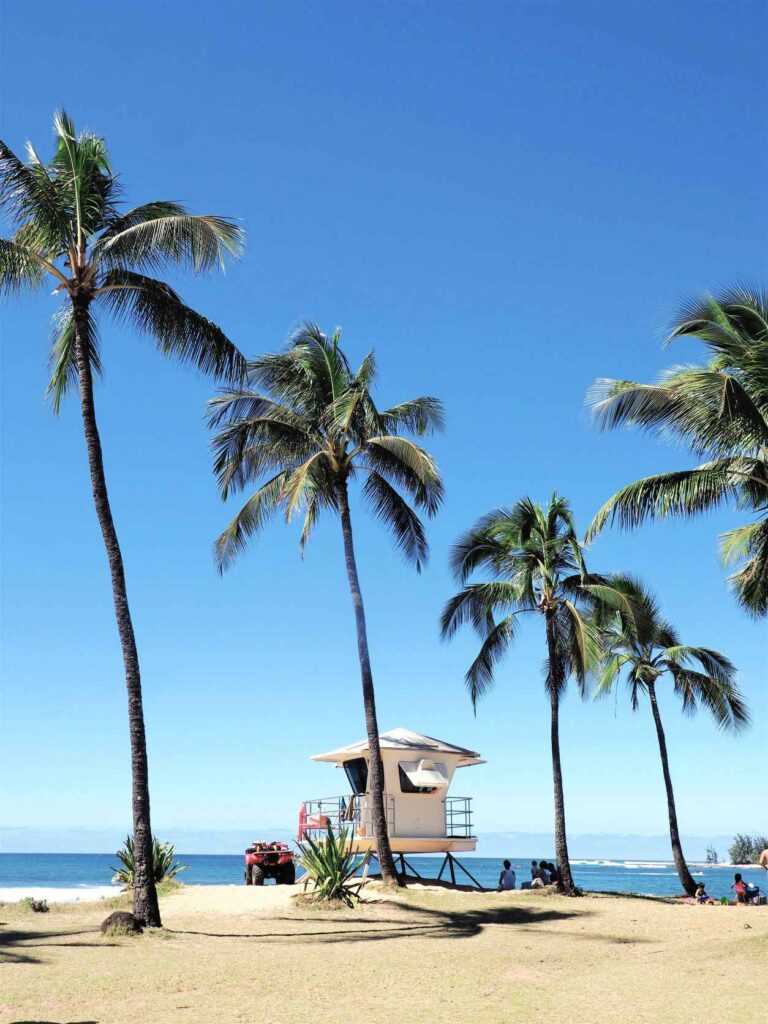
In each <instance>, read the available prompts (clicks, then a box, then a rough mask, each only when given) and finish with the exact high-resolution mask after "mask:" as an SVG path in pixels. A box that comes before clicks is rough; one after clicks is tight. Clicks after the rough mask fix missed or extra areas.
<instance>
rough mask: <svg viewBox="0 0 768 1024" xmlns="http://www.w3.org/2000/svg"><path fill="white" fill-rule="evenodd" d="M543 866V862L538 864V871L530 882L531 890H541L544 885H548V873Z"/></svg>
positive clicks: (544, 862)
mask: <svg viewBox="0 0 768 1024" xmlns="http://www.w3.org/2000/svg"><path fill="white" fill-rule="evenodd" d="M534 863H535V862H534ZM545 864H546V861H544V860H542V861H540V862H539V867H538V870H537V871H536V874H535V875H534V877H533V879H532V881H531V888H532V889H543V888H544V886H545V885H549V872H548V871H547V869H546V868H545V867H544V865H545Z"/></svg>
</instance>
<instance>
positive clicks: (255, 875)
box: [251, 864, 264, 885]
mask: <svg viewBox="0 0 768 1024" xmlns="http://www.w3.org/2000/svg"><path fill="white" fill-rule="evenodd" d="M251 884H252V885H264V872H263V871H262V870H261V868H260V867H259V865H258V864H252V865H251Z"/></svg>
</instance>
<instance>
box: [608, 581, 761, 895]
mask: <svg viewBox="0 0 768 1024" xmlns="http://www.w3.org/2000/svg"><path fill="white" fill-rule="evenodd" d="M610 585H611V587H612V588H613V589H614V590H615V591H618V592H621V593H623V594H624V595H625V596H626V597H627V598H628V604H627V605H626V606H621V605H614V607H608V606H607V605H604V604H603V605H599V606H597V608H596V615H597V619H598V621H599V624H600V626H601V630H602V637H603V644H604V648H605V655H604V664H603V667H602V670H601V672H600V674H599V678H598V684H597V687H596V691H595V692H596V696H602V695H604V694H606V693H609V692H611V691H612V690H613V689H614V688H615V686H616V685H617V684H618V683H619V681H620V680H621V679H624V681H625V682H626V684H627V687H628V691H629V699H630V703H631V706H632V709H633V710H637V709H638V707H639V706H640V703H641V699H642V697H643V696H645V697H647V699H648V702H649V705H650V708H651V713H652V715H653V719H654V724H655V727H656V734H657V739H658V743H659V753H660V756H661V762H662V770H663V774H664V784H665V787H666V792H667V811H668V816H669V830H670V839H671V844H672V854H673V857H674V860H675V865H676V867H677V871H678V875H679V877H680V882H681V884H682V886H683V888H684V889H685V890H686V892H687V893H688V894H689V895H690V896H692V895H693V894H694V892H695V889H696V883H695V882H694V880H693V878H692V876H691V873H690V871H689V870H688V865H687V864H686V861H685V857H684V855H683V849H682V843H681V840H680V832H679V829H678V824H677V810H676V807H675V797H674V791H673V788H672V778H671V775H670V769H669V757H668V753H667V744H666V738H665V734H664V727H663V724H662V720H661V711H660V709H659V705H658V701H657V694H656V687H657V685H658V684H659V683H660V682H661V681H662V680H663V679H665V678H666V679H668V680H670V682H671V688H672V691H673V693H674V694H675V696H676V697H678V699H679V700H680V702H681V705H682V710H683V712H684V713H686V714H694V713H695V712H696V710H697V709H698V708H699V707H701V708H704V709H706V710H707V711H708V712H709V714H710V715H711V716H712V718H713V719H714V721H715V723H716V724H717V726H718V727H719V728H721V729H729V730H733V731H738V730H740V729H742V728H744V727H745V726H747V725H748V724H749V712H748V710H747V707H746V705H745V703H744V700H743V698H742V696H741V694H740V692H739V690H738V688H737V686H736V683H735V677H736V669H735V667H734V666H733V664H732V663H731V662H730V661H729V660H728V658H726V657H725V655H723V654H720V652H719V651H715V650H713V649H712V648H710V647H691V646H689V645H687V644H682V643H681V642H680V639H679V636H678V634H677V631H676V630H675V629H674V627H673V626H671V625H670V624H669V623H668V622H666V621H665V620H664V619H663V618H662V616H661V613H660V611H659V607H658V605H657V603H656V600H655V599H654V597H653V596H652V595H651V594H650V593H649V591H648V590H646V589H645V587H644V586H643V585H642V583H640V582H639V581H638V580H636V579H634V578H633V577H628V576H627V577H613V578H611V580H610Z"/></svg>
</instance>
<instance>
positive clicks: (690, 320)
mask: <svg viewBox="0 0 768 1024" xmlns="http://www.w3.org/2000/svg"><path fill="white" fill-rule="evenodd" d="M681 337H692V338H697V339H699V340H700V341H702V342H704V344H705V345H706V346H707V348H708V349H709V352H710V354H711V358H710V360H709V362H708V363H707V364H705V365H703V366H678V367H673V368H672V369H671V370H669V371H668V372H667V373H665V374H664V375H663V376H662V377H661V379H660V380H659V382H658V383H657V384H636V383H634V382H633V381H626V380H609V379H602V380H598V381H596V382H595V384H594V385H593V387H592V390H591V394H590V398H589V400H590V401H591V403H592V406H593V409H594V412H595V415H596V417H597V419H598V420H599V422H600V423H601V425H602V426H603V427H616V426H621V425H633V426H640V427H643V428H645V429H648V430H655V431H657V432H658V433H660V434H668V435H672V436H673V437H677V438H679V439H680V440H682V441H683V442H684V443H685V444H687V445H688V446H689V447H690V449H691V451H692V452H693V453H694V455H696V456H698V457H703V458H704V459H705V461H704V462H702V463H701V464H700V465H698V466H696V467H694V468H693V469H685V470H679V471H677V472H673V473H659V474H657V475H655V476H650V477H646V478H644V479H642V480H637V481H635V483H631V484H628V485H627V486H626V487H623V488H622V489H621V490H620V491H618V492H617V493H616V494H614V495H613V496H612V497H611V498H609V499H608V501H606V503H605V504H604V505H603V507H602V508H601V509H600V510H599V512H598V513H597V515H596V516H595V518H594V520H593V521H592V524H591V526H590V528H589V531H588V534H587V538H588V539H591V538H593V537H594V536H596V534H597V533H599V532H600V530H602V529H603V527H604V526H605V524H606V523H607V522H609V521H610V522H614V521H618V523H619V525H620V526H622V527H629V528H632V527H636V526H638V525H640V524H641V523H642V522H644V521H645V520H646V519H654V518H666V517H668V516H693V515H699V514H700V513H702V512H706V511H708V510H710V509H713V508H715V507H717V506H718V505H720V504H722V503H723V502H725V501H726V500H729V499H733V500H734V501H735V502H736V504H737V506H738V507H739V508H744V509H747V510H749V511H750V512H751V513H752V514H753V516H754V519H753V520H752V521H751V522H749V523H747V524H745V525H744V526H740V527H738V528H737V529H735V530H730V531H729V532H728V533H725V534H724V535H723V537H722V538H721V550H722V555H723V560H724V561H725V563H726V564H731V563H737V568H736V570H735V572H734V573H733V575H732V576H731V577H730V583H731V585H732V587H733V589H734V591H735V593H736V597H737V599H738V601H739V603H740V604H741V605H742V607H744V608H745V609H746V610H747V611H748V612H750V613H751V614H752V615H755V616H764V615H768V298H766V296H765V294H761V293H759V292H756V291H750V290H748V289H745V288H737V289H734V290H732V291H730V292H727V293H725V294H724V295H722V296H720V297H719V298H711V297H710V298H705V299H703V300H701V301H696V302H693V303H692V304H691V305H690V306H689V307H687V308H685V309H684V310H683V312H682V314H681V315H680V317H679V318H678V320H677V322H676V323H675V325H674V328H673V330H672V333H671V335H670V338H671V339H674V338H681Z"/></svg>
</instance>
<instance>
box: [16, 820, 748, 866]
mask: <svg viewBox="0 0 768 1024" xmlns="http://www.w3.org/2000/svg"><path fill="white" fill-rule="evenodd" d="M126 831H127V829H122V830H121V829H116V828H107V829H86V828H71V829H35V828H7V827H5V828H0V853H111V852H113V851H114V850H116V849H117V848H118V847H119V846H120V845H121V844H122V842H123V840H124V838H125V834H126ZM157 835H158V837H159V838H161V839H163V840H165V841H167V842H171V843H173V844H174V845H175V847H176V849H177V851H178V852H179V853H208V854H225V853H235V854H237V853H241V852H242V851H243V849H244V848H245V847H246V846H247V845H248V843H250V842H251V841H252V840H253V839H280V840H283V841H291V840H293V839H295V838H296V833H295V830H294V829H291V828H285V827H284V826H282V827H271V826H264V827H261V828H259V827H256V828H254V827H250V828H248V829H245V828H243V829H218V830H211V831H203V830H200V829H186V828H167V829H166V828H163V827H162V826H160V827H159V828H158V829H157ZM732 841H733V837H732V836H726V835H711V836H699V835H686V836H683V847H684V850H685V853H686V856H687V857H688V858H689V859H690V860H692V861H703V860H704V859H705V857H706V851H707V847H708V846H713V847H714V848H715V850H717V852H718V854H719V855H720V859H721V860H725V859H726V858H727V856H728V847H729V846H730V844H731V842H732ZM568 848H569V852H570V855H571V857H572V858H573V859H574V860H671V852H670V849H669V836H666V835H651V836H648V835H631V834H626V835H624V834H616V833H602V834H601V833H583V834H574V835H571V836H569V837H568ZM465 856H478V857H513V858H520V857H546V856H550V857H551V856H553V841H552V834H551V833H548V832H480V833H479V834H478V844H477V852H476V853H475V854H474V855H472V854H470V855H465Z"/></svg>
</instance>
